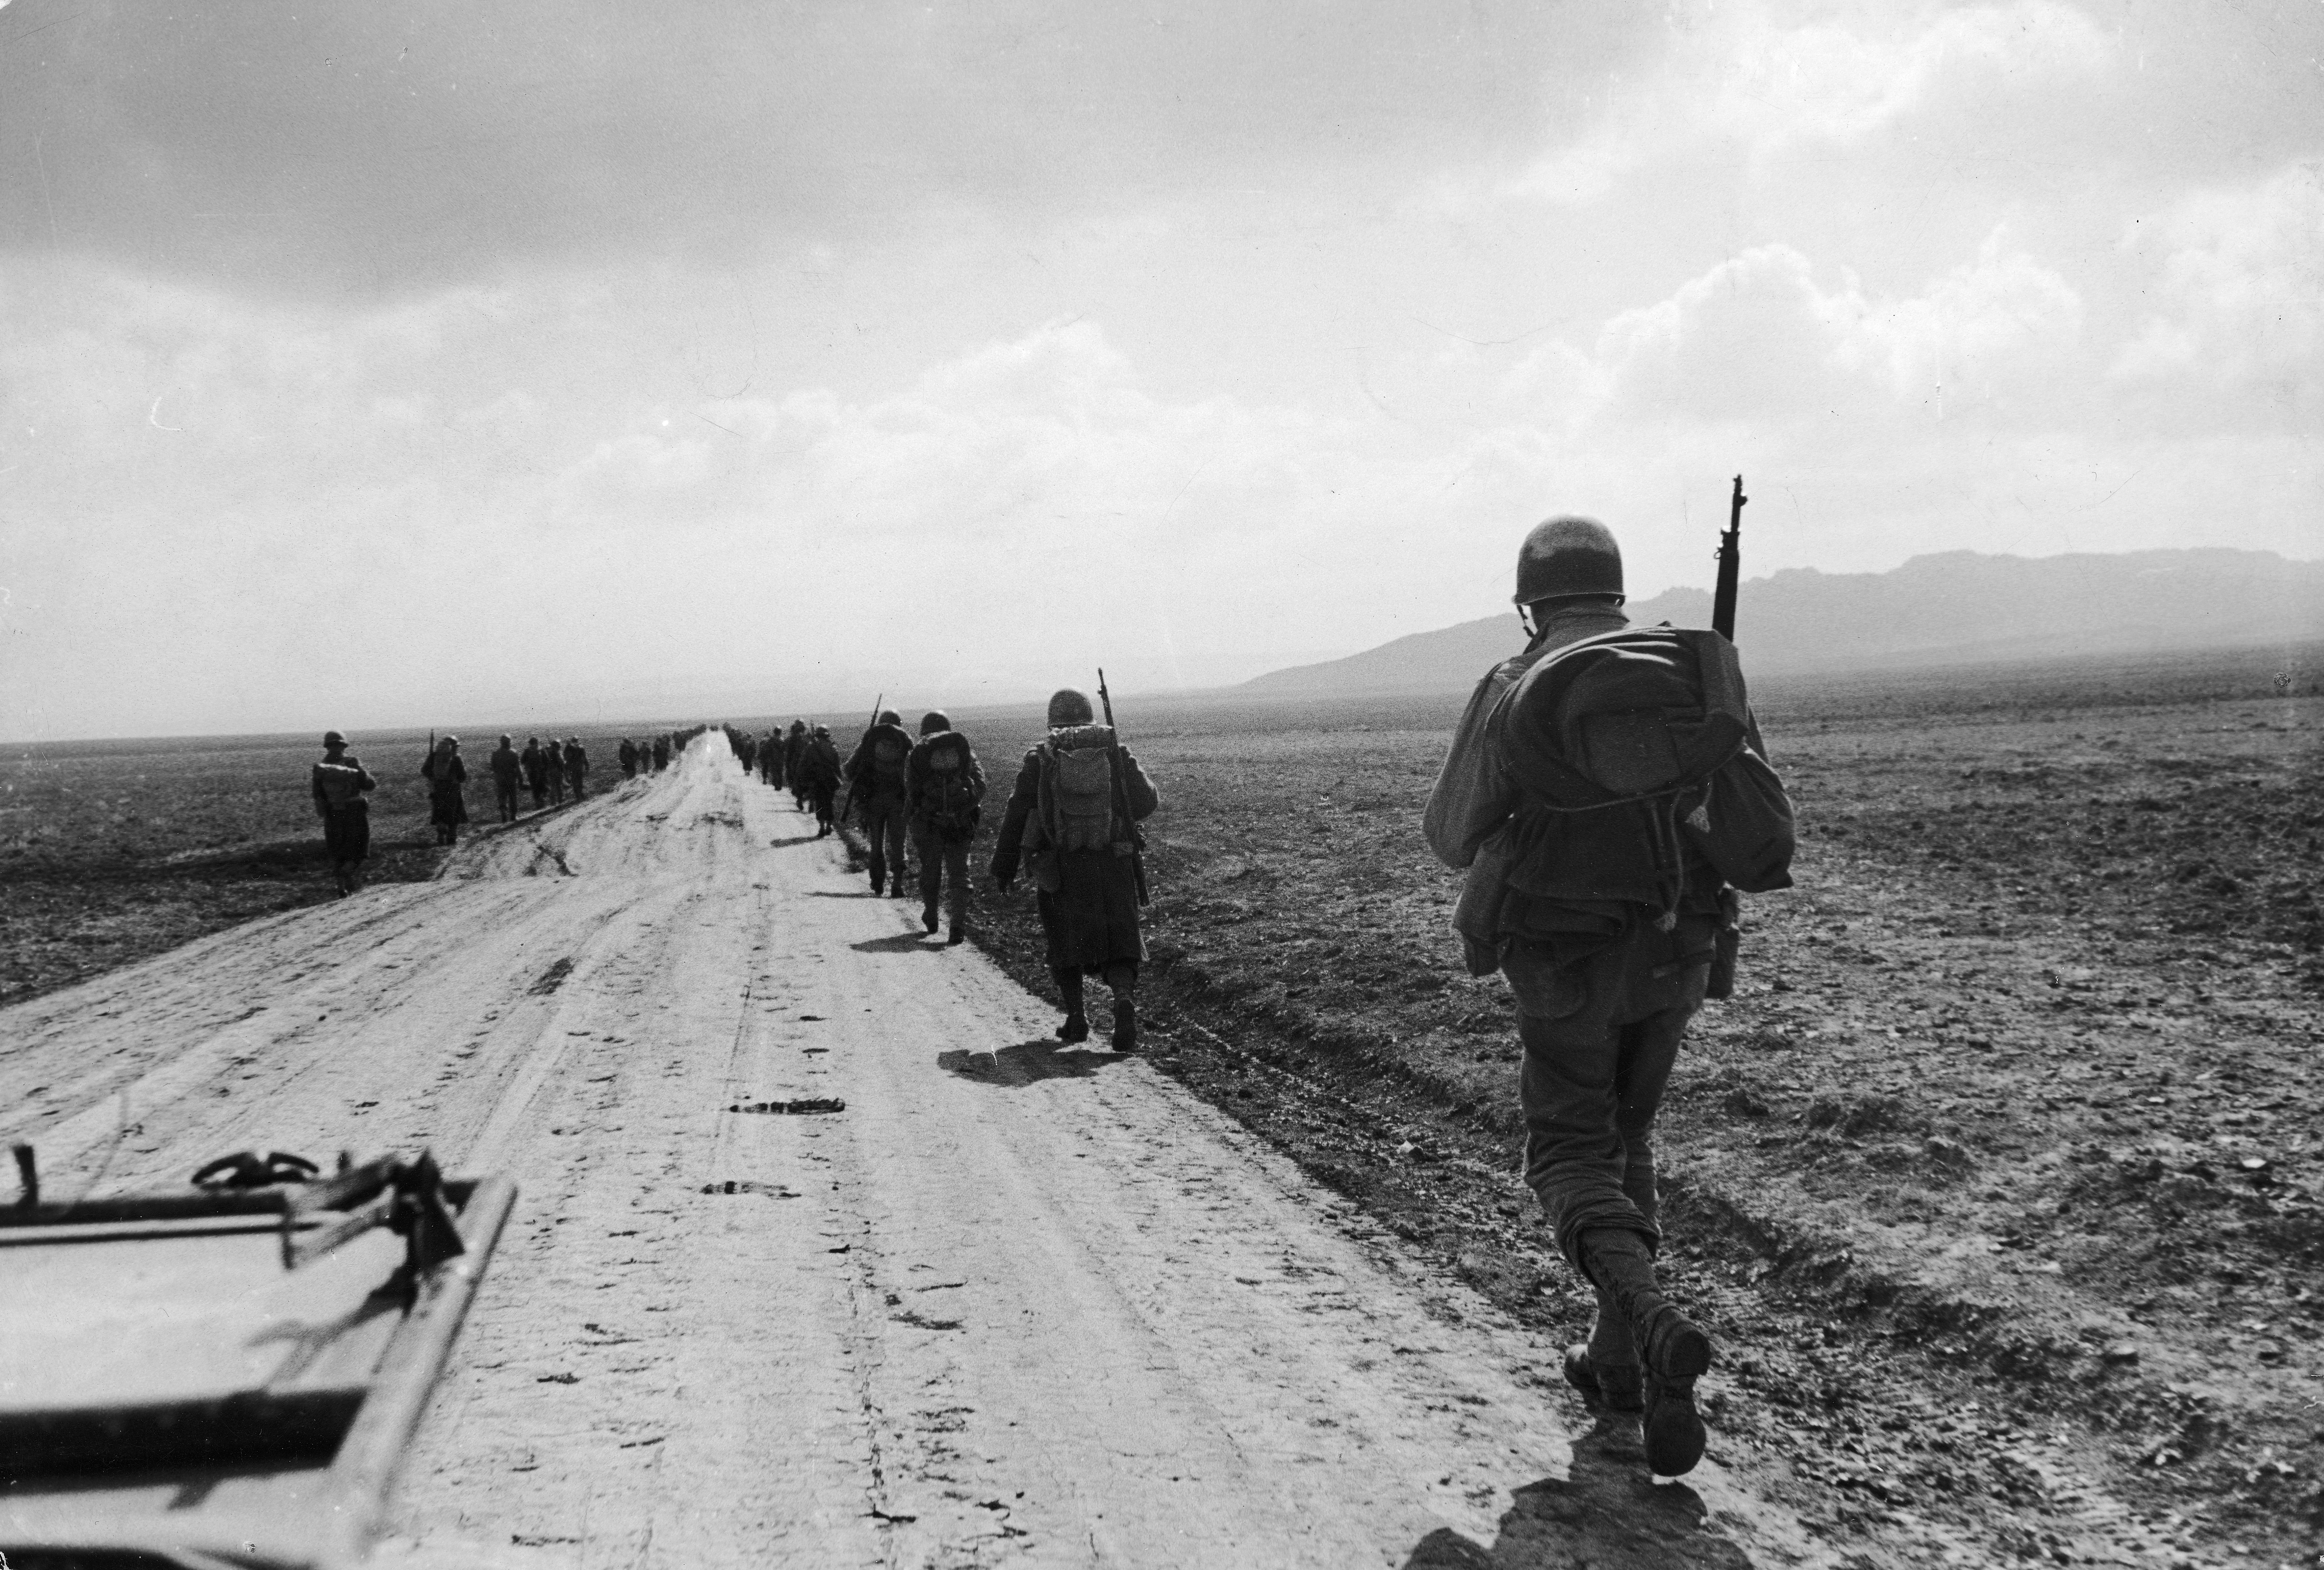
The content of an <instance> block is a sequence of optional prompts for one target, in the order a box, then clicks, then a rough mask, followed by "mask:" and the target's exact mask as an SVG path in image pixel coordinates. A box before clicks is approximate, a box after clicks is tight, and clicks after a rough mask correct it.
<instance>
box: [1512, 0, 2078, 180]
mask: <svg viewBox="0 0 2324 1570" xmlns="http://www.w3.org/2000/svg"><path fill="white" fill-rule="evenodd" d="M1674 17H1675V14H1674ZM2111 54H2112V47H2111V44H2110V41H2108V39H2107V36H2106V35H2105V34H2104V33H2103V32H2100V31H2099V30H2098V27H2097V26H2096V25H2095V24H2094V23H2092V22H2091V21H2090V19H2089V17H2088V16H2087V15H2085V14H2083V13H2082V12H2080V10H2078V9H2076V8H2075V7H2073V6H2071V5H2064V4H2061V0H2011V3H2010V4H2007V5H1972V6H1968V7H1963V8H1959V9H1950V8H1931V7H1928V6H1877V7H1864V8H1851V9H1849V10H1847V11H1845V12H1843V13H1841V14H1837V15H1836V14H1832V12H1831V10H1830V9H1829V8H1828V7H1825V6H1821V5H1816V6H1805V5H1780V4H1772V5H1771V4H1746V5H1733V6H1726V7H1721V8H1720V9H1718V10H1716V11H1712V12H1710V13H1708V14H1703V15H1701V16H1698V17H1694V18H1691V19H1686V20H1675V19H1674V23H1673V37H1672V39H1671V47H1670V49H1669V50H1668V51H1667V52H1666V53H1665V56H1664V57H1663V58H1662V60H1661V61H1660V62H1659V63H1658V64H1657V66H1656V67H1655V69H1652V70H1650V71H1649V72H1647V73H1646V74H1645V75H1643V76H1642V77H1640V78H1637V79H1635V80H1631V81H1615V82H1611V83H1609V86H1608V87H1607V89H1606V91H1605V92H1604V94H1603V95H1602V96H1600V97H1597V98H1595V99H1593V100H1591V103H1590V108H1591V111H1592V113H1591V114H1590V115H1587V116H1585V117H1584V119H1583V121H1582V125H1581V128H1580V129H1579V131H1578V133H1575V134H1572V136H1570V137H1569V138H1568V139H1565V140H1563V141H1561V142H1558V143H1557V144H1556V145H1554V146H1553V147H1552V148H1550V149H1549V150H1548V151H1545V152H1544V153H1543V154H1542V155H1541V156H1540V157H1538V158H1537V159H1536V160H1535V161H1533V162H1532V163H1531V164H1530V165H1528V166H1527V167H1526V168H1525V169H1524V170H1521V171H1520V172H1518V173H1517V174H1516V175H1515V176H1513V177H1511V178H1509V179H1507V180H1505V181H1504V182H1502V183H1501V184H1500V186H1499V194H1501V195H1505V196H1516V197H1535V198H1540V199H1544V200H1548V201H1553V202H1563V203H1574V204H1583V203H1591V202H1595V201H1597V200H1599V199H1600V198H1602V197H1607V196H1609V195H1610V194H1612V193H1614V192H1615V191H1616V190H1617V189H1618V188H1620V187H1621V185H1622V183H1623V182H1624V180H1625V179H1628V178H1629V177H1632V176H1646V175H1648V174H1650V173H1651V171H1652V170H1653V169H1654V168H1655V166H1657V165H1659V164H1664V163H1667V162H1669V161H1674V160H1678V159H1683V158H1692V157H1699V156H1701V154H1702V153H1703V152H1704V151H1711V150H1727V151H1732V152H1734V153H1736V154H1738V155H1739V156H1740V157H1741V158H1742V159H1743V160H1744V161H1746V162H1747V163H1748V164H1750V165H1753V166H1758V165H1764V164H1766V163H1767V162H1768V161H1772V160H1775V159H1776V158H1779V157H1781V156H1782V155H1784V154H1785V153H1788V152H1792V151H1802V150H1810V149H1831V148H1847V147H1850V146H1852V145H1854V144H1857V143H1859V142H1864V141H1865V140H1866V139H1867V138H1869V137H1872V136H1874V135H1876V134H1877V133H1883V132H1886V131H1887V130H1890V129H1891V128H1894V127H1896V126H1899V125H1900V124H1904V123H1905V122H1907V121H1909V120H1910V119H1912V118H1913V117H1914V116H1915V115H1923V114H1924V113H1926V112H1928V111H1930V110H1931V109H1932V108H1933V107H1936V106H1940V105H1941V103H1943V102H1944V100H1945V99H1946V98H1947V97H1948V96H1951V95H1958V94H1960V93H1962V92H1965V91H1969V90H1975V89H1979V88H1987V87H2000V88H2001V89H2003V90H2006V91H2020V92H2022V91H2024V90H2026V89H2029V88H2033V87H2039V86H2041V85H2042V84H2043V83H2045V82H2051V81H2055V80H2057V79H2060V78H2071V77H2077V76H2083V75H2087V74H2089V73H2091V72H2093V71H2095V70H2096V69H2098V68H2100V67H2102V66H2103V65H2104V64H2106V62H2107V60H2109V58H2110V57H2111Z"/></svg>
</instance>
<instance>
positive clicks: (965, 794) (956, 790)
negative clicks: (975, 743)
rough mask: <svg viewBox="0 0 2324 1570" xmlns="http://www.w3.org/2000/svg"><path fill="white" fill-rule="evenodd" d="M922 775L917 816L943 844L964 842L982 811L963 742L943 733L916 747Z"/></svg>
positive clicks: (982, 813)
mask: <svg viewBox="0 0 2324 1570" xmlns="http://www.w3.org/2000/svg"><path fill="white" fill-rule="evenodd" d="M920 746H921V748H923V749H924V750H923V752H922V755H921V762H922V764H923V765H924V766H925V767H926V770H927V772H926V774H925V775H924V776H922V779H921V782H920V799H919V801H918V803H916V805H917V806H918V813H919V816H920V817H921V818H922V819H924V820H925V821H926V822H927V825H928V827H929V828H931V829H933V830H935V831H936V833H937V834H938V835H939V836H940V837H942V838H943V839H945V840H965V839H967V838H968V837H969V836H971V835H972V834H973V833H975V832H976V825H977V823H978V822H979V821H980V820H981V819H982V817H983V815H984V809H983V807H982V806H981V805H979V804H978V803H977V800H976V785H975V782H974V781H973V780H972V779H971V778H970V777H969V772H968V763H969V757H968V741H967V739H966V738H964V737H962V736H960V735H958V734H957V733H955V732H953V731H945V732H944V733H943V734H941V735H938V736H936V737H933V738H931V739H928V740H927V741H924V742H922V743H921V744H920Z"/></svg>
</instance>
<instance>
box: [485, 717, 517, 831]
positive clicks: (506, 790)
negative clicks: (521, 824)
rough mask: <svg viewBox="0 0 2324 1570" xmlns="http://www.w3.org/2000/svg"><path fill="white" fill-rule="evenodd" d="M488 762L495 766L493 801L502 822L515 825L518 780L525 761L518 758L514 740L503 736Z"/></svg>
mask: <svg viewBox="0 0 2324 1570" xmlns="http://www.w3.org/2000/svg"><path fill="white" fill-rule="evenodd" d="M486 761H488V762H489V763H490V764H491V765H492V766H493V803H494V804H495V805H497V806H498V807H499V808H500V811H501V822H503V823H513V822H516V786H517V779H518V777H519V776H520V775H521V774H522V772H523V769H524V759H522V758H521V757H518V756H517V750H516V744H515V741H514V739H512V738H511V737H507V736H503V737H502V738H501V744H500V745H499V746H498V747H495V748H493V755H492V757H490V758H489V759H487V760H486Z"/></svg>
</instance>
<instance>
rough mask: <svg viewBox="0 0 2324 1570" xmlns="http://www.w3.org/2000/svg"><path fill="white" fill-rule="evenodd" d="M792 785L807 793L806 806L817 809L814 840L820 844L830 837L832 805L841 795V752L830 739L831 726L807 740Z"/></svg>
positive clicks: (792, 777) (811, 734)
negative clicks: (826, 836) (821, 840)
mask: <svg viewBox="0 0 2324 1570" xmlns="http://www.w3.org/2000/svg"><path fill="white" fill-rule="evenodd" d="M802 723H803V721H802ZM791 785H792V788H793V789H796V790H804V791H805V792H806V793H807V805H809V806H810V807H812V808H814V809H815V837H816V839H818V840H820V839H822V838H823V837H824V836H825V835H826V834H828V833H830V832H831V830H832V813H833V805H834V803H835V801H836V799H837V797H838V795H839V748H838V746H837V744H836V743H835V742H834V741H833V740H832V739H831V727H829V726H828V725H818V726H816V728H815V729H814V730H812V731H811V732H809V733H808V735H807V738H806V742H805V745H803V746H802V747H801V748H799V761H798V767H797V768H796V769H794V770H792V772H791Z"/></svg>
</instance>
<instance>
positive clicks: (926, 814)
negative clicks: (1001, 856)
mask: <svg viewBox="0 0 2324 1570" xmlns="http://www.w3.org/2000/svg"><path fill="white" fill-rule="evenodd" d="M904 772H905V785H906V789H907V790H908V793H909V800H910V807H909V812H910V816H911V822H912V847H913V849H915V850H917V851H918V853H919V858H920V925H921V928H922V930H924V931H926V932H935V931H936V901H937V900H938V898H939V897H940V896H941V895H943V893H944V891H945V880H946V879H950V880H951V892H952V898H951V902H950V904H951V916H952V925H951V929H950V931H949V932H948V933H947V934H946V941H948V942H954V943H958V942H961V941H964V940H965V939H966V938H967V936H968V845H969V841H970V840H973V839H974V838H975V837H976V825H977V821H978V820H979V818H980V817H982V813H983V808H982V805H981V804H980V803H982V802H983V800H984V768H983V766H982V765H981V764H979V763H978V762H977V761H976V750H975V748H972V747H971V746H969V744H968V738H967V737H965V736H963V735H962V734H961V733H960V732H959V731H957V730H954V729H953V728H952V721H951V719H950V718H949V717H947V716H945V715H944V714H941V713H930V714H927V715H924V716H922V717H921V720H920V739H919V740H918V742H917V743H915V744H914V745H913V748H912V754H911V757H909V758H908V760H907V761H906V764H905V771H904Z"/></svg>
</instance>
